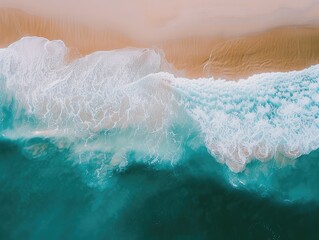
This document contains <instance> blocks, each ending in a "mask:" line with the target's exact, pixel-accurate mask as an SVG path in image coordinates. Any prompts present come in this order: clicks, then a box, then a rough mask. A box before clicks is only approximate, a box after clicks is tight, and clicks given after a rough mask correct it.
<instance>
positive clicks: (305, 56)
mask: <svg viewBox="0 0 319 240" xmlns="http://www.w3.org/2000/svg"><path fill="white" fill-rule="evenodd" d="M0 20H1V22H0V35H1V36H3V37H1V39H0V47H6V46H8V45H9V44H11V43H12V42H14V41H16V40H18V39H20V38H21V37H23V36H39V37H45V38H47V39H49V40H53V39H59V40H63V41H64V42H65V44H66V46H67V47H68V48H69V50H70V57H71V58H77V57H80V56H83V55H87V54H89V53H92V52H95V51H101V50H113V49H119V48H125V47H137V48H157V49H160V50H162V51H163V52H164V54H165V57H166V59H167V60H168V62H169V63H171V64H172V65H173V66H174V67H175V68H176V69H177V70H178V71H179V72H182V73H183V74H184V75H185V76H187V77H190V78H198V77H210V76H213V77H214V78H223V79H227V80H234V79H239V78H245V77H248V76H251V75H254V74H258V73H263V72H274V71H276V72H286V71H291V70H301V69H304V68H307V67H309V66H311V65H315V64H318V63H319V27H315V26H302V27H301V26H295V27H294V26H290V27H281V28H279V27H278V28H274V29H271V30H267V31H263V32H258V33H251V34H245V35H242V36H240V37H231V38H225V37H193V38H174V40H165V41H157V42H153V43H141V42H138V41H136V40H133V39H131V38H130V37H128V36H126V35H125V34H123V33H120V32H116V31H114V30H112V31H111V30H97V29H93V28H90V27H88V26H85V25H81V24H79V23H76V22H72V21H63V20H57V19H54V18H44V17H38V16H32V15H29V14H26V13H24V12H22V11H20V10H14V9H0Z"/></svg>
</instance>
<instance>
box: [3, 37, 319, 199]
mask: <svg viewBox="0 0 319 240" xmlns="http://www.w3.org/2000/svg"><path fill="white" fill-rule="evenodd" d="M67 55H68V48H67V47H66V46H65V45H64V43H63V42H62V41H59V40H56V41H49V40H47V39H44V38H39V37H25V38H22V39H21V40H19V41H17V42H15V43H13V44H11V45H10V46H9V47H7V48H3V49H0V121H1V122H0V138H1V139H5V140H8V141H14V142H19V143H20V144H21V146H22V149H23V153H24V154H25V156H27V157H28V158H30V159H37V160H41V159H43V158H47V157H48V156H50V154H51V155H52V154H53V155H54V154H56V153H57V152H62V151H64V150H66V149H67V151H68V157H67V158H68V160H70V161H73V162H74V164H75V165H77V166H87V165H89V164H95V165H94V166H95V167H94V176H95V178H94V179H95V180H94V181H97V182H98V183H101V182H102V183H103V184H104V183H105V179H107V178H109V177H110V176H111V174H112V172H114V170H123V169H125V168H126V167H127V166H130V165H131V164H134V163H139V164H146V165H152V164H154V165H156V166H159V165H163V166H164V165H170V166H174V165H176V164H180V162H183V161H184V159H187V158H188V157H189V155H190V153H194V152H198V151H201V149H203V148H204V149H205V150H206V151H207V153H209V155H210V157H211V161H212V162H216V161H217V162H218V163H220V164H218V165H221V166H223V165H225V166H227V170H226V169H224V168H223V169H224V170H223V171H224V173H225V174H226V173H227V174H226V175H227V177H228V181H229V182H231V184H232V185H233V186H238V184H242V185H244V186H248V185H249V184H253V183H252V182H255V183H254V184H255V185H254V186H258V187H259V186H260V181H261V180H260V177H259V176H260V175H259V174H258V177H256V176H257V175H256V172H260V171H261V170H260V169H261V168H262V167H261V166H263V165H264V166H269V164H271V163H275V165H274V166H275V167H274V169H275V170H273V171H274V172H276V171H277V170H278V169H281V168H287V169H288V168H289V169H291V168H293V166H294V165H296V164H298V163H296V162H298V161H299V159H300V158H303V157H307V156H308V155H309V154H310V155H311V154H314V153H315V152H316V150H317V149H318V148H319V65H316V66H312V67H310V68H308V69H305V70H302V71H292V72H287V73H264V74H258V75H254V76H251V77H250V78H248V79H241V80H238V81H225V80H222V79H214V78H200V79H188V78H186V77H182V73H180V72H178V71H176V70H174V67H173V66H171V65H170V64H169V63H168V62H167V61H166V60H165V56H164V54H163V53H162V52H161V51H160V50H157V49H136V48H126V49H119V50H113V51H101V52H95V53H92V54H90V55H88V56H84V57H81V58H79V59H76V60H73V61H69V62H68V61H67V60H66V59H67ZM198 161H200V159H199V160H198ZM303 162H304V160H303ZM254 163H256V164H257V165H258V167H257V168H256V169H254V174H253V176H254V177H253V176H252V173H251V171H250V173H249V172H247V168H249V166H250V165H251V167H250V168H251V169H253V168H254V166H255V165H254ZM199 164H200V163H199ZM212 164H214V163H212ZM313 164H314V166H316V167H314V169H315V170H314V171H315V173H314V174H312V176H311V177H310V178H311V181H310V182H312V183H313V182H316V181H317V180H318V177H317V175H318V174H317V171H318V170H317V169H318V161H315V162H314V161H313ZM271 166H273V165H271ZM85 171H87V168H86V170H85ZM278 171H279V170H278ZM289 171H293V170H289ZM263 176H264V175H263ZM269 176H270V175H269ZM235 178H236V180H234V179H235ZM247 179H251V180H250V181H248V180H247ZM92 181H93V180H92V178H90V180H89V182H90V184H92ZM262 181H263V182H265V181H266V182H267V184H269V185H267V186H268V187H273V188H274V185H275V184H274V180H269V179H268V177H267V179H266V180H265V179H264V177H263V179H262ZM278 184H279V183H278ZM93 185H94V184H93ZM295 186H296V185H294V187H291V188H290V190H291V191H290V192H289V194H288V195H289V196H287V195H285V198H287V199H290V200H291V199H296V198H300V196H301V197H302V198H304V197H305V196H307V197H309V196H310V199H311V200H313V199H318V195H317V192H318V191H317V190H313V189H317V188H316V186H315V185H312V184H311V186H310V189H311V190H309V191H307V192H306V193H305V194H303V195H302V194H301V195H300V191H299V193H298V194H299V195H298V196H297V195H296V194H295V192H296V188H295ZM258 187H256V188H258ZM277 187H278V185H277Z"/></svg>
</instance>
